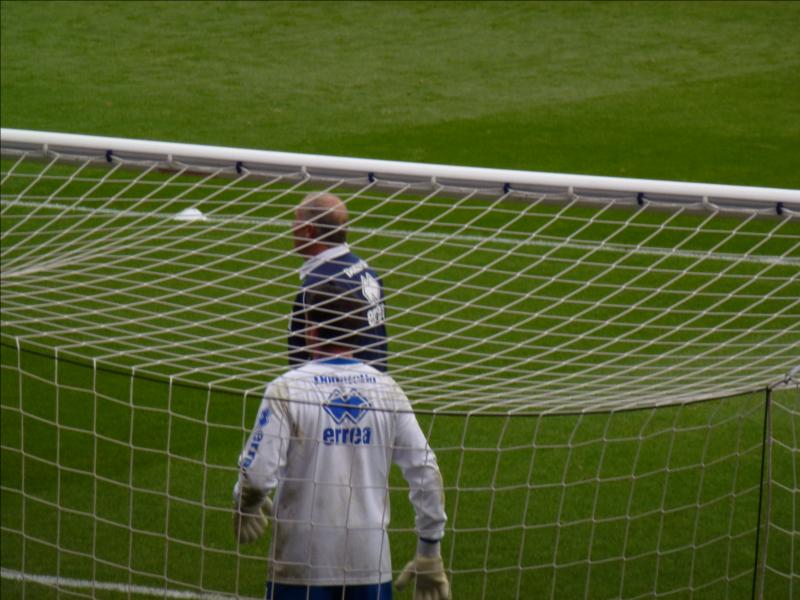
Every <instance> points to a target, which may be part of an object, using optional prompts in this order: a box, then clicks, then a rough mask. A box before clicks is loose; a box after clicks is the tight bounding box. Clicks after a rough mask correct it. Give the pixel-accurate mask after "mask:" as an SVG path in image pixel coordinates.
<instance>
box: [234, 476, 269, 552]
mask: <svg viewBox="0 0 800 600" xmlns="http://www.w3.org/2000/svg"><path fill="white" fill-rule="evenodd" d="M233 499H234V508H235V510H234V513H233V535H234V537H235V538H236V539H237V540H239V543H241V544H252V543H253V542H255V541H256V540H258V539H259V538H260V537H261V536H262V535H264V532H265V531H266V530H267V526H268V525H269V521H267V517H271V516H272V500H271V499H270V498H269V497H268V496H266V495H265V494H263V493H262V492H260V491H258V490H255V489H253V488H251V487H247V486H243V487H240V485H239V483H237V484H236V486H235V487H234V488H233Z"/></svg>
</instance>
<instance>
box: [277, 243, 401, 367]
mask: <svg viewBox="0 0 800 600" xmlns="http://www.w3.org/2000/svg"><path fill="white" fill-rule="evenodd" d="M300 279H301V280H302V282H303V283H302V287H301V288H300V291H299V292H298V293H297V296H296V298H295V301H294V306H293V307H292V314H291V319H290V322H289V365H290V366H297V365H301V364H303V363H305V362H307V361H309V360H311V354H310V353H309V352H308V351H307V350H306V347H305V346H306V340H305V337H304V335H303V319H302V315H303V313H304V311H305V301H304V298H305V291H306V290H307V289H308V288H309V287H311V286H313V285H316V284H318V283H323V282H325V281H330V280H335V281H336V282H337V283H339V284H341V285H343V286H345V287H346V288H347V289H348V290H350V289H354V288H355V289H358V290H360V292H361V294H362V296H363V297H364V299H365V300H366V301H367V304H368V305H369V308H368V310H367V319H368V320H369V325H370V328H369V329H368V330H366V331H364V332H363V333H362V334H361V336H360V338H361V339H360V343H359V346H360V350H358V351H356V352H355V353H354V356H355V358H357V359H359V360H361V361H363V362H365V363H367V364H369V365H372V366H373V367H375V368H376V369H378V370H379V371H384V372H385V371H386V370H387V358H388V348H387V342H386V309H385V304H384V295H383V282H381V280H380V278H379V277H378V275H377V274H376V273H375V271H373V270H372V269H370V268H369V266H368V265H367V263H366V262H364V261H363V260H361V259H360V258H359V257H358V256H356V255H355V254H353V253H352V252H351V251H350V247H349V246H348V245H347V244H341V245H338V246H333V247H331V248H328V249H327V250H325V251H324V252H321V253H320V254H317V255H316V256H312V257H311V258H309V259H308V260H307V261H306V262H305V264H304V265H303V266H302V268H301V269H300Z"/></svg>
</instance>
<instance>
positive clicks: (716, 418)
mask: <svg viewBox="0 0 800 600" xmlns="http://www.w3.org/2000/svg"><path fill="white" fill-rule="evenodd" d="M316 191H326V192H331V193H333V194H336V195H337V196H339V197H340V198H341V199H342V200H343V201H344V202H345V203H346V205H347V208H348V211H349V213H350V222H349V233H348V241H349V244H350V246H351V247H352V248H353V250H354V251H355V252H356V253H357V254H358V255H359V256H361V257H362V258H364V259H365V260H366V261H367V262H368V263H369V264H370V266H371V267H372V268H374V269H375V270H376V271H377V272H378V273H379V274H380V276H381V277H382V279H383V282H384V285H385V292H386V307H387V328H388V335H389V372H390V374H391V375H392V376H393V377H394V378H395V379H396V380H397V381H398V383H399V384H400V386H401V387H402V388H403V389H404V390H405V392H406V393H407V395H408V396H409V398H410V399H411V401H412V403H413V406H414V409H415V411H416V412H417V416H418V419H419V421H420V423H421V424H422V425H423V429H424V431H425V433H426V434H427V435H428V437H429V440H430V443H431V445H432V447H433V448H434V450H436V452H437V455H438V457H439V462H440V465H441V468H442V472H443V475H444V480H445V488H446V493H447V512H448V515H449V520H448V525H447V531H446V535H445V539H444V544H443V556H444V559H445V566H446V568H447V570H448V574H449V576H450V577H451V579H452V582H453V590H454V596H455V597H456V598H459V599H460V598H476V599H477V598H496V597H503V598H506V597H507V598H527V597H531V594H532V590H536V592H535V595H541V596H543V597H545V596H552V597H626V598H640V597H641V598H643V597H651V596H653V595H659V596H660V595H664V596H670V597H672V596H671V594H675V595H676V596H675V597H678V596H684V595H692V594H702V593H707V594H712V595H713V594H717V595H731V596H733V595H742V594H744V595H749V594H757V595H762V594H763V595H770V594H780V595H785V594H788V596H786V597H789V596H791V595H793V594H795V595H796V594H798V593H800V534H798V530H800V523H799V522H798V521H800V514H799V513H798V512H797V508H796V507H797V505H798V502H800V494H798V481H797V477H798V473H800V456H798V453H799V452H800V451H799V450H798V445H799V444H798V438H799V437H800V389H799V388H798V387H797V380H796V378H795V376H793V375H792V374H791V373H792V370H793V369H796V367H797V366H798V365H800V191H797V190H777V189H767V188H747V187H734V186H722V185H705V184H682V183H674V182H661V181H647V180H626V179H614V178H605V177H589V176H569V175H555V174H544V173H533V172H519V171H501V170H491V169H472V168H466V167H448V166H440V165H420V164H410V163H394V162H387V161H371V160H362V159H347V158H336V157H324V156H311V155H292V154H286V153H277V152H263V151H255V150H244V149H231V148H215V147H203V146H191V145H183V144H171V143H158V142H146V141H135V140H121V139H113V138H97V137H88V136H74V135H66V134H51V133H40V132H28V131H20V130H8V129H3V130H2V209H1V213H2V274H1V276H2V427H3V430H2V456H3V470H2V472H3V474H2V544H3V546H2V548H3V553H2V556H3V558H2V567H3V578H2V583H3V589H4V590H5V591H8V593H11V594H20V593H21V594H22V595H29V596H31V597H34V596H35V597H38V596H37V595H36V594H38V593H42V591H43V590H44V591H47V592H48V593H53V594H55V595H59V596H64V597H71V596H76V597H85V596H88V597H97V596H102V597H121V596H124V595H127V596H132V595H133V596H135V595H148V594H149V595H161V596H165V595H166V596H167V597H198V598H200V597H205V596H207V595H209V594H216V595H221V596H226V595H231V596H233V595H237V596H240V597H260V596H262V595H263V583H264V577H265V573H266V567H265V563H266V556H267V551H266V549H265V547H264V546H263V545H261V546H258V547H254V548H252V549H250V548H246V547H238V546H237V545H235V544H234V542H233V539H232V536H231V534H230V531H229V525H230V511H231V507H230V488H231V486H232V484H233V481H235V477H236V464H235V460H236V456H237V455H238V452H239V450H240V449H241V444H242V442H243V439H244V438H243V436H244V435H245V433H246V432H247V431H248V430H249V429H250V427H251V425H252V423H253V419H254V417H255V411H256V408H257V407H258V403H259V401H260V397H261V394H263V390H264V387H265V385H266V384H267V383H268V382H269V381H270V380H272V379H273V378H275V377H276V376H278V375H279V374H281V373H282V372H284V371H285V370H286V369H287V368H288V362H287V348H286V341H287V324H288V316H289V313H290V311H291V306H292V301H293V299H294V296H295V294H296V293H297V290H298V287H299V284H300V281H299V277H298V270H299V267H300V265H301V263H302V259H301V258H300V257H299V256H298V255H297V254H295V253H294V252H293V250H292V231H291V229H292V222H293V219H294V210H295V208H296V207H297V204H298V203H299V201H300V200H301V199H302V198H303V197H304V196H306V195H307V194H308V193H310V192H316ZM395 475H396V474H393V476H392V480H391V484H392V498H393V511H394V512H393V520H392V524H391V527H390V539H391V542H392V552H393V554H394V555H395V556H396V557H397V558H396V560H395V562H396V563H397V564H395V569H397V567H398V566H399V565H400V563H401V561H402V560H403V559H404V558H405V555H410V554H412V553H413V548H414V539H415V533H414V527H413V515H412V514H411V511H410V508H409V507H408V506H407V504H408V503H407V501H406V500H405V499H404V495H405V493H406V492H405V488H404V484H403V483H402V480H401V479H398V478H397V477H396V476H395ZM497 590H503V592H502V593H500V592H498V591H497ZM498 594H500V595H498ZM398 596H399V597H401V598H402V597H405V596H404V595H403V594H398Z"/></svg>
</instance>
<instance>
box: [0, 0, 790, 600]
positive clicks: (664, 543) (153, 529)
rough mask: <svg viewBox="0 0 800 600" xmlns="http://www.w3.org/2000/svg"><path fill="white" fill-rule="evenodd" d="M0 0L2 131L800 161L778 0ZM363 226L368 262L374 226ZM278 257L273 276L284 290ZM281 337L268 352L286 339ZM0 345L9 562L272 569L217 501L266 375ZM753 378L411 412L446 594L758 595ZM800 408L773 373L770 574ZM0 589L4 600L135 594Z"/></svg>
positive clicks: (681, 163)
mask: <svg viewBox="0 0 800 600" xmlns="http://www.w3.org/2000/svg"><path fill="white" fill-rule="evenodd" d="M0 6H1V10H2V42H1V43H2V48H1V51H0V56H2V69H1V70H0V84H1V89H2V103H0V119H1V120H2V126H3V127H15V128H30V129H43V130H52V131H70V132H74V133H88V134H99V135H113V136H120V137H134V138H148V139H159V140H169V141H181V142H195V143H209V144H220V145H228V146H241V147H250V148H267V149H276V150H289V151H302V152H319V153H323V154H337V155H349V156H367V157H374V158H387V159H395V160H414V161H422V162H439V163H450V164H468V165H476V166H486V167H504V168H519V169H531V170H542V171H557V172H577V173H591V174H600V175H614V176H631V177H649V178H650V177H651V178H663V179H679V180H694V181H703V182H719V183H732V184H745V185H767V186H775V187H793V188H797V187H800V175H798V173H799V172H800V171H798V169H797V141H798V139H800V75H798V73H800V58H798V57H800V36H797V35H796V31H797V30H798V29H800V5H798V4H796V3H736V4H723V3H707V2H691V3H684V2H675V3H491V4H490V3H487V4H481V3H448V4H444V3H329V4H320V3H302V4H300V3H270V4H251V3H188V2H175V3H138V2H126V3H116V2H107V3H80V2H75V3H46V2H41V3H40V2H2V3H1V4H0ZM424 216H425V215H424V214H422V213H420V217H421V218H422V217H424ZM373 218H375V219H376V222H377V221H378V220H379V217H377V216H373ZM487 219H491V216H489V217H487ZM363 224H364V225H365V226H369V225H371V224H372V223H371V222H368V221H367V222H364V223H363ZM354 241H355V245H356V246H357V247H359V249H360V250H361V252H362V253H363V254H364V255H365V256H366V257H367V258H372V256H376V257H377V256H378V255H379V252H380V249H381V247H382V246H383V245H385V244H386V243H389V242H391V240H384V239H380V238H378V237H374V236H373V237H369V238H363V239H360V238H356V239H355V240H354ZM698 243H702V237H700V238H699V239H698ZM708 243H713V242H712V241H708ZM287 249H288V244H287V243H286V240H285V239H281V240H278V241H277V242H276V251H277V250H280V251H285V250H287ZM737 250H739V251H741V248H732V249H731V251H737ZM405 251H406V252H407V253H408V254H409V255H413V254H414V253H419V252H424V251H425V248H424V246H423V247H416V246H412V245H411V244H409V245H408V246H406V250H405ZM444 258H446V257H444ZM479 258H480V257H479V256H475V259H476V260H478V259H479ZM376 260H379V259H377V258H376ZM385 260H387V261H388V260H389V259H385ZM298 262H299V261H297V260H294V259H292V258H287V259H286V261H285V262H284V263H282V265H281V266H282V267H284V268H285V269H286V271H285V272H284V271H281V272H279V273H277V274H276V275H275V278H276V279H277V280H279V281H282V282H283V283H282V285H283V286H284V287H283V288H281V289H282V292H281V294H282V295H281V298H282V300H281V303H279V304H278V305H277V306H276V307H275V309H274V310H275V313H276V315H284V314H285V312H286V311H287V310H288V302H287V298H288V296H287V294H289V289H290V288H291V287H292V286H293V285H294V284H295V283H296V279H295V274H294V273H293V272H291V271H290V270H291V269H293V268H296V267H297V264H298ZM375 266H378V267H379V268H380V269H382V270H384V269H391V268H392V266H393V265H392V264H391V263H390V262H386V263H384V264H381V263H380V262H379V263H378V264H376V265H375ZM458 275H459V274H458V273H450V274H449V275H448V277H452V278H454V279H458ZM585 276H590V274H586V275H585ZM410 283H413V282H411V281H401V280H399V279H398V280H397V281H394V282H392V283H391V284H390V285H392V286H394V287H396V288H399V287H403V286H405V285H406V284H410ZM441 285H443V286H444V285H446V281H443V282H442V283H441ZM757 285H758V282H755V283H754V286H757ZM418 291H419V292H420V293H424V290H418ZM437 291H438V290H437ZM549 292H550V293H553V294H555V295H557V294H558V293H559V290H549ZM444 299H445V300H447V299H448V298H447V297H445V298H444ZM402 302H403V300H402V295H400V294H398V295H397V297H396V302H395V304H394V306H393V308H394V309H395V310H398V311H399V309H402ZM277 319H278V317H277V316H276V322H277ZM407 319H408V321H407V323H408V325H409V326H410V325H412V324H413V315H411V316H408V317H407ZM497 320H498V321H497V322H498V323H500V322H501V321H502V320H503V315H502V313H501V311H499V314H498V316H497ZM4 333H5V331H4ZM7 339H8V338H6V337H4V342H5V340H7ZM396 343H398V344H401V345H403V347H406V346H411V345H414V344H415V343H417V340H416V339H414V337H413V336H408V335H407V336H404V337H403V338H402V339H399V340H396ZM275 350H276V352H275V355H276V358H275V362H274V364H272V365H265V367H264V368H265V370H269V369H270V368H272V369H274V368H276V366H277V365H278V364H281V363H282V358H281V356H280V354H279V353H280V352H281V349H280V348H278V347H277V346H276V348H275ZM0 363H1V364H2V388H1V389H2V420H1V421H0V423H1V424H2V432H1V433H2V449H3V451H2V497H1V498H0V502H1V505H2V527H3V534H2V567H3V569H8V570H12V571H25V572H29V573H37V574H42V575H47V576H52V577H56V576H60V577H64V578H70V579H78V580H85V581H86V582H90V583H91V582H99V583H103V582H105V583H116V584H124V585H129V584H130V585H142V586H146V587H148V588H160V589H163V588H164V587H167V588H169V589H171V590H197V589H199V588H200V587H203V588H206V589H213V590H218V591H220V592H226V593H238V594H241V595H243V596H250V597H258V596H260V595H261V594H262V592H263V577H264V572H265V566H264V556H265V555H266V551H267V546H266V543H261V544H258V545H257V546H255V547H253V548H251V549H245V550H244V553H245V555H244V558H242V557H237V556H236V553H235V547H234V544H233V541H232V536H231V533H230V512H229V511H230V488H231V485H232V483H233V479H234V476H235V471H234V469H233V464H234V461H235V458H236V455H237V453H238V451H239V448H240V447H241V444H242V441H243V435H244V431H245V430H246V429H248V428H249V427H250V426H251V423H252V419H253V416H254V411H255V407H256V405H257V398H256V396H254V395H248V396H244V395H242V394H241V393H235V392H227V391H221V390H215V391H213V392H208V391H207V390H204V389H202V387H201V388H195V387H189V386H183V385H176V386H173V387H170V386H169V385H168V384H167V383H166V381H165V380H164V379H163V378H162V379H158V378H156V379H154V380H151V379H149V378H147V377H131V376H130V374H129V373H125V372H124V371H123V372H122V373H114V372H109V371H107V370H101V371H97V372H95V371H93V370H92V369H91V368H89V367H88V366H87V364H86V363H85V362H80V361H78V362H77V363H72V362H70V361H59V362H55V361H54V360H53V359H52V357H51V356H49V355H48V352H46V351H45V352H43V353H42V354H41V355H39V354H36V353H32V352H23V353H21V354H20V353H18V352H17V351H16V349H15V348H14V347H13V345H10V346H9V345H7V344H5V343H4V345H3V346H2V357H1V360H0ZM56 384H57V385H56ZM763 399H764V398H763V394H754V395H750V396H741V397H737V398H730V399H725V400H720V401H710V402H705V403H700V404H696V405H687V406H676V407H667V408H660V409H657V410H656V409H647V410H642V411H632V412H626V413H616V414H613V415H609V414H600V415H584V416H580V417H575V416H541V417H540V416H528V417H521V418H514V419H507V418H504V417H471V418H469V419H465V418H464V417H453V416H436V417H433V416H431V415H429V414H424V415H422V416H421V417H420V419H421V422H422V423H423V428H424V429H425V430H426V431H428V432H429V435H430V438H431V441H432V444H433V446H434V447H435V448H436V449H437V452H438V455H439V459H440V463H441V465H442V469H443V472H444V476H445V481H446V485H447V487H448V505H447V510H448V514H449V516H450V523H449V524H448V527H449V529H448V537H447V540H446V542H445V545H444V556H445V562H446V564H447V565H448V566H449V567H450V568H452V569H453V570H454V571H456V573H457V576H456V577H455V578H454V580H453V586H454V593H455V597H456V598H457V599H461V598H465V599H469V598H483V597H485V598H491V597H497V598H504V597H514V596H515V595H516V594H517V590H520V597H539V596H541V597H547V596H553V597H559V598H572V597H583V596H588V597H592V598H597V597H620V596H621V597H628V598H636V597H641V598H644V597H651V596H653V595H658V596H659V597H666V598H689V597H698V596H703V597H730V598H744V597H748V598H749V597H750V592H751V586H752V573H751V569H752V564H753V561H754V550H755V543H756V529H755V527H756V523H757V520H758V512H757V511H758V482H759V477H760V461H761V436H762V432H763V416H764V414H763ZM799 406H800V399H798V397H797V394H796V393H794V392H787V393H783V394H780V395H778V396H776V398H775V404H774V409H775V414H774V417H775V418H774V423H775V430H774V432H773V434H774V436H775V439H776V440H778V443H776V444H775V445H774V447H773V461H774V465H775V470H774V472H773V478H774V481H775V482H776V485H775V486H774V487H773V502H774V508H773V518H774V519H775V523H776V524H777V525H778V527H777V528H776V529H775V530H773V531H772V532H771V536H772V537H771V539H770V543H771V544H774V546H772V547H771V549H770V560H771V562H770V567H771V568H772V569H774V572H772V571H770V573H769V574H768V579H767V583H766V590H765V597H775V598H788V597H790V595H791V593H792V590H794V593H796V590H797V589H798V586H800V582H798V581H797V574H798V573H800V564H799V563H798V561H799V560H800V559H799V558H798V557H800V550H798V539H797V522H796V517H795V516H794V515H795V514H796V512H797V511H796V507H795V506H794V504H793V503H794V502H796V498H797V495H796V487H797V481H798V477H800V474H798V472H797V465H798V464H800V462H799V461H798V458H797V448H798V445H797V439H796V437H795V436H796V432H797V431H800V423H798V413H800V408H798V407H799ZM21 409H22V410H24V415H22V414H21V412H20V410H21ZM209 424H211V425H212V426H211V427H209V426H208V425H209ZM498 448H499V449H501V450H502V451H501V452H498V451H497V450H498ZM700 465H702V468H701V466H700ZM392 485H393V487H394V488H395V489H394V491H393V496H392V505H393V522H392V528H393V534H392V544H393V548H392V550H393V557H394V566H395V568H397V567H398V565H400V564H402V562H403V561H404V560H405V559H406V558H407V556H409V555H410V554H411V552H412V551H413V547H414V535H413V531H412V527H413V520H412V515H411V514H410V511H409V508H408V503H407V501H406V499H405V491H404V490H403V486H402V483H401V481H400V480H399V479H398V478H397V477H396V474H395V476H394V477H393V481H392ZM20 490H24V497H23V494H21V493H20ZM792 490H794V491H795V492H794V493H792ZM23 498H24V499H23ZM23 530H24V532H25V535H24V536H23V535H21V534H20V532H21V531H23ZM487 530H489V531H490V532H491V533H487ZM57 548H59V550H57ZM623 556H624V557H626V558H625V559H624V560H623V559H622V558H621V557H623ZM792 561H794V562H793V564H792ZM518 565H521V566H523V567H524V568H523V569H518V568H517V566H518ZM556 565H557V566H556ZM775 573H793V574H794V576H793V579H792V578H789V579H788V580H787V579H786V578H785V577H782V576H775ZM165 582H166V583H165ZM1 585H2V596H3V597H4V598H5V597H11V598H13V597H18V596H20V595H21V594H22V593H23V591H24V592H25V593H26V595H27V596H28V597H31V598H70V597H80V594H84V595H90V596H95V597H98V598H109V599H116V598H122V597H126V596H127V597H142V598H144V597H145V596H143V595H139V594H136V593H135V592H133V593H129V592H120V591H115V590H103V589H94V590H92V589H91V588H87V589H82V590H80V589H74V588H62V589H61V590H59V591H57V590H55V589H53V588H52V587H44V586H41V585H38V584H35V583H30V582H29V583H26V584H25V585H24V586H23V584H21V583H19V582H17V581H14V580H13V579H9V578H6V577H4V578H3V579H2V580H1ZM790 586H793V587H790ZM399 597H400V598H406V597H409V596H408V595H407V594H406V595H400V596H399Z"/></svg>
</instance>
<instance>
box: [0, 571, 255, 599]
mask: <svg viewBox="0 0 800 600" xmlns="http://www.w3.org/2000/svg"><path fill="white" fill-rule="evenodd" d="M0 577H2V578H3V579H10V580H13V581H26V582H31V583H38V584H40V585H47V586H51V587H62V588H73V589H80V590H103V591H107V592H120V593H123V594H128V595H130V594H138V595H140V596H158V597H160V598H181V599H184V600H229V599H230V598H235V597H238V598H242V596H229V595H222V594H208V593H204V592H192V591H189V590H170V589H165V588H157V587H149V586H144V585H128V584H125V583H112V582H107V581H91V580H89V579H70V578H68V577H55V576H53V575H33V574H31V573H20V572H19V571H14V570H12V569H6V568H3V569H0ZM251 600H256V599H251Z"/></svg>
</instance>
